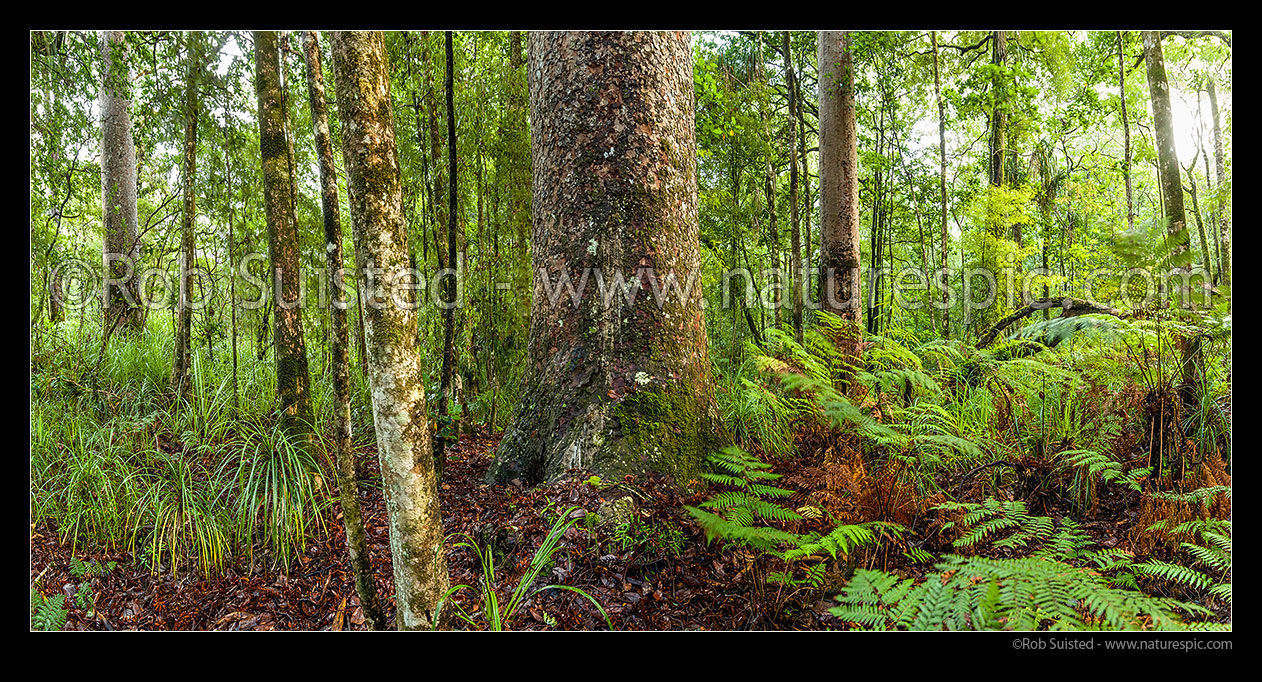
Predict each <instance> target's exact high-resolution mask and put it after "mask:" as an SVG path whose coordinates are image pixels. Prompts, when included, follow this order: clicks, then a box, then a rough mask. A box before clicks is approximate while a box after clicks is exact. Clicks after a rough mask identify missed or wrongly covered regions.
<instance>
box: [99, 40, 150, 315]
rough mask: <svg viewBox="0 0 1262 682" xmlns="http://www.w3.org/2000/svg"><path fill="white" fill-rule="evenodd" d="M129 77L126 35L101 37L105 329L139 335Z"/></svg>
mask: <svg viewBox="0 0 1262 682" xmlns="http://www.w3.org/2000/svg"><path fill="white" fill-rule="evenodd" d="M129 81H130V74H129V73H128V69H127V47H126V45H125V43H124V36H123V32H122V31H103V32H102V33H101V90H100V93H99V99H100V106H101V215H102V217H103V218H104V223H105V241H104V249H103V250H102V254H101V261H102V263H103V264H104V267H105V272H106V273H108V275H109V279H110V280H111V281H110V283H108V284H107V286H106V290H105V291H104V295H103V299H102V307H103V308H104V313H105V318H104V320H105V328H106V329H107V330H111V329H121V330H126V331H132V332H138V331H140V330H141V329H142V328H143V327H144V323H145V315H144V313H145V308H144V306H143V305H141V303H140V299H139V296H138V291H139V288H138V286H137V281H136V276H135V274H136V270H137V265H138V260H139V258H140V238H139V236H138V235H137V220H136V215H137V212H136V143H135V141H134V140H133V139H132V134H131V100H130V99H128V98H127V90H128V87H129Z"/></svg>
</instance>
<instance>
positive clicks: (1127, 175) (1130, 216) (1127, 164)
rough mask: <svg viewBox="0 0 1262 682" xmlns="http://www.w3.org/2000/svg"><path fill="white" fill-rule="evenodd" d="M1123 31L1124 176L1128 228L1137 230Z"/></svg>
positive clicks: (1119, 81) (1119, 60) (1120, 42)
mask: <svg viewBox="0 0 1262 682" xmlns="http://www.w3.org/2000/svg"><path fill="white" fill-rule="evenodd" d="M1123 35H1124V34H1123V33H1122V32H1121V31H1118V32H1117V87H1118V92H1119V93H1120V95H1121V97H1122V155H1123V156H1122V177H1123V178H1124V179H1125V181H1126V228H1127V229H1128V230H1130V231H1132V232H1133V231H1134V230H1135V200H1134V196H1135V181H1134V179H1132V178H1131V126H1130V121H1129V120H1128V117H1127V114H1126V63H1125V62H1124V61H1122V46H1123V44H1124V41H1123V40H1122V37H1123Z"/></svg>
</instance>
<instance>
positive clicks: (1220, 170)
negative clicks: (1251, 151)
mask: <svg viewBox="0 0 1262 682" xmlns="http://www.w3.org/2000/svg"><path fill="white" fill-rule="evenodd" d="M1206 87H1207V89H1208V90H1209V112H1210V116H1212V117H1213V118H1214V176H1215V177H1214V180H1215V182H1214V186H1215V187H1216V188H1217V190H1218V196H1219V199H1218V201H1216V202H1214V209H1215V211H1216V212H1217V214H1218V227H1219V230H1220V234H1221V235H1222V236H1221V237H1219V239H1218V244H1219V248H1220V249H1221V252H1222V253H1221V256H1220V259H1219V264H1218V272H1219V279H1220V280H1221V281H1222V283H1223V284H1230V283H1231V230H1230V228H1229V227H1228V224H1229V221H1228V218H1227V215H1228V213H1227V211H1225V210H1223V204H1224V203H1225V201H1224V200H1225V198H1226V196H1227V194H1226V192H1227V168H1226V166H1225V164H1224V161H1223V134H1222V128H1220V127H1219V125H1218V91H1217V89H1216V88H1215V86H1214V79H1212V78H1211V79H1209V82H1208V83H1207V84H1206Z"/></svg>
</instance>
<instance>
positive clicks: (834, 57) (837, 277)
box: [819, 31, 863, 381]
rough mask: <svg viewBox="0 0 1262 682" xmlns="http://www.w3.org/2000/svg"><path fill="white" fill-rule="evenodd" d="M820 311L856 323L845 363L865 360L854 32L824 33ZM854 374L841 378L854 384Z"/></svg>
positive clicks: (843, 344) (844, 348)
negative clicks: (862, 349)
mask: <svg viewBox="0 0 1262 682" xmlns="http://www.w3.org/2000/svg"><path fill="white" fill-rule="evenodd" d="M819 202H820V216H819V218H820V222H819V250H820V288H821V293H820V306H821V307H822V308H823V309H824V310H826V311H828V312H830V313H833V314H835V315H837V316H839V317H841V318H842V319H843V320H846V321H848V322H851V323H853V328H852V329H847V330H845V332H844V335H843V337H842V339H841V340H840V343H839V345H838V350H840V351H841V353H842V357H843V359H844V362H847V363H856V362H857V361H858V358H859V342H860V341H861V340H862V336H861V334H860V332H859V330H860V329H861V325H862V323H863V319H862V311H861V309H860V304H859V299H860V297H861V296H862V294H861V293H860V287H859V268H860V266H861V263H860V255H859V237H860V230H861V225H860V224H859V146H858V136H857V132H856V125H855V103H854V58H853V56H852V54H851V50H850V33H849V32H848V31H820V32H819ZM849 374H850V373H849V372H848V371H843V372H842V373H841V376H840V377H838V379H840V380H841V381H849Z"/></svg>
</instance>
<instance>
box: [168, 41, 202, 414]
mask: <svg viewBox="0 0 1262 682" xmlns="http://www.w3.org/2000/svg"><path fill="white" fill-rule="evenodd" d="M202 46H203V41H202V36H201V35H200V34H198V33H197V32H196V31H190V32H188V33H186V34H185V46H184V49H185V50H186V54H185V57H184V59H185V68H184V79H185V83H184V88H185V89H184V169H183V172H182V173H181V176H182V177H181V180H182V183H181V185H182V190H183V194H184V196H183V199H184V215H183V221H182V222H181V225H180V279H179V282H180V293H179V300H178V302H177V309H178V313H177V320H176V324H175V358H174V360H173V361H172V363H171V388H172V389H173V390H174V391H175V392H176V393H177V394H178V395H180V396H182V397H184V398H188V397H190V396H191V395H192V381H191V380H190V378H189V369H190V366H191V364H192V337H193V308H192V305H191V301H190V295H191V294H192V287H193V280H192V277H190V275H189V271H190V270H191V269H192V268H193V263H194V259H195V255H196V252H195V250H194V239H193V230H194V228H195V227H196V221H197V192H196V190H197V119H198V117H199V115H200V110H201V94H200V92H199V90H198V88H199V84H198V77H199V76H200V74H201V70H202V67H203V58H202Z"/></svg>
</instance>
